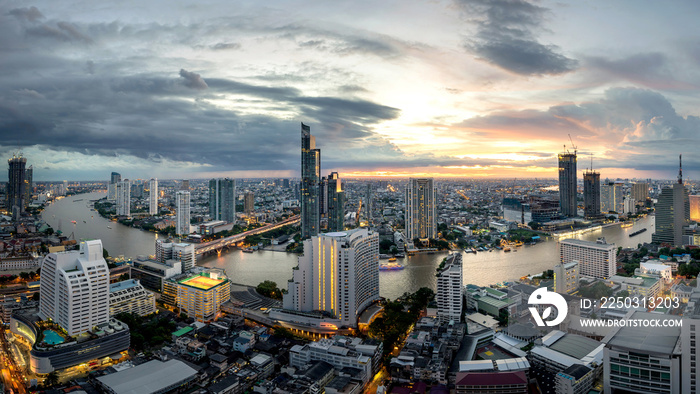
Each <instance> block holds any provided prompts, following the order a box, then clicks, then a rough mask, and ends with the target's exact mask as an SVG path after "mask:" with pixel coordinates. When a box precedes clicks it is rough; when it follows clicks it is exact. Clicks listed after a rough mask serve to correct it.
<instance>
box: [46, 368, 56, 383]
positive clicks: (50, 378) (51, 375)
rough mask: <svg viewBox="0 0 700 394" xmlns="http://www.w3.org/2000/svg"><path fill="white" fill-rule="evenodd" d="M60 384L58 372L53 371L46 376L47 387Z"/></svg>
mask: <svg viewBox="0 0 700 394" xmlns="http://www.w3.org/2000/svg"><path fill="white" fill-rule="evenodd" d="M57 384H58V372H56V371H53V372H51V373H49V374H48V375H46V380H45V384H44V385H45V386H55V385H57Z"/></svg>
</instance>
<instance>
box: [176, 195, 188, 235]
mask: <svg viewBox="0 0 700 394" xmlns="http://www.w3.org/2000/svg"><path fill="white" fill-rule="evenodd" d="M175 233H176V234H177V235H188V234H189V233H190V192H188V191H185V190H179V191H178V192H177V193H175Z"/></svg>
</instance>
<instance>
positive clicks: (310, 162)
mask: <svg viewBox="0 0 700 394" xmlns="http://www.w3.org/2000/svg"><path fill="white" fill-rule="evenodd" d="M320 182H321V150H320V149H316V138H315V137H314V136H313V135H311V128H310V127H309V126H307V125H305V124H303V123H302V124H301V187H300V189H301V190H300V193H301V237H302V238H303V239H307V238H310V237H312V236H314V235H317V234H318V232H319V226H320V207H319V197H320V193H319V192H320V190H319V189H320Z"/></svg>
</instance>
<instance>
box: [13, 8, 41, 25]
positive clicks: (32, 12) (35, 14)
mask: <svg viewBox="0 0 700 394" xmlns="http://www.w3.org/2000/svg"><path fill="white" fill-rule="evenodd" d="M9 14H10V15H13V16H15V17H17V19H20V20H26V21H29V22H36V21H38V20H39V19H44V15H43V14H42V13H41V12H39V9H38V8H36V7H34V6H31V7H29V8H15V9H12V10H10V12H9Z"/></svg>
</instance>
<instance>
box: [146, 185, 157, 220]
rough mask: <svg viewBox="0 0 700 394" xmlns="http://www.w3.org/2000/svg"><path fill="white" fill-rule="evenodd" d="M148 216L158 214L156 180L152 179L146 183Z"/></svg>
mask: <svg viewBox="0 0 700 394" xmlns="http://www.w3.org/2000/svg"><path fill="white" fill-rule="evenodd" d="M148 214H149V215H157V214H158V179H157V178H154V179H151V180H150V181H149V182H148Z"/></svg>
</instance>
